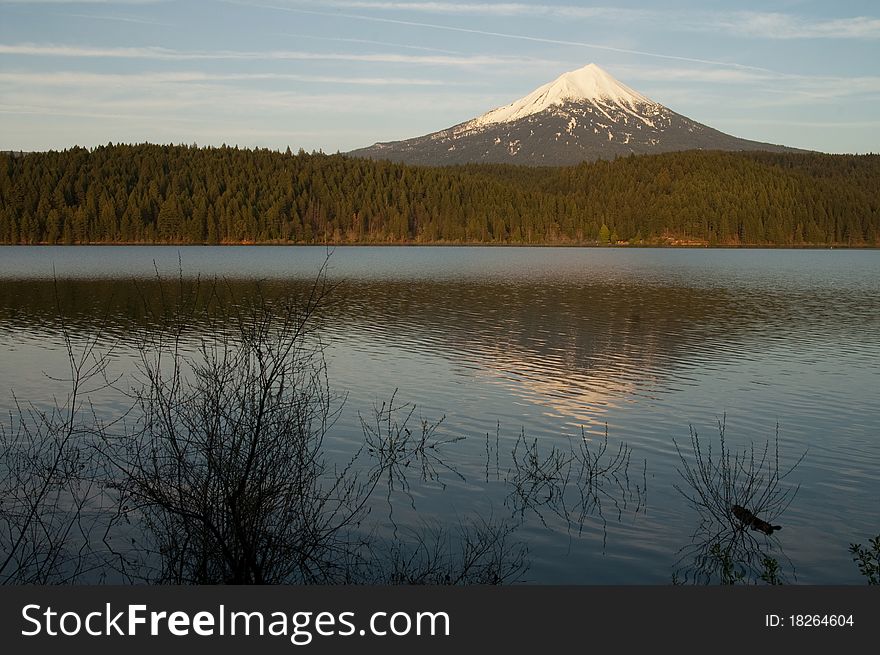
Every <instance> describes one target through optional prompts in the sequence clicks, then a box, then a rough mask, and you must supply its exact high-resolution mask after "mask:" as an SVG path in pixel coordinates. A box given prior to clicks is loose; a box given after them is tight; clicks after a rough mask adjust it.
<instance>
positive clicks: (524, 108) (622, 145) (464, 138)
mask: <svg viewBox="0 0 880 655" xmlns="http://www.w3.org/2000/svg"><path fill="white" fill-rule="evenodd" d="M693 149H706V150H769V151H788V150H794V149H792V148H786V147H785V146H778V145H773V144H769V143H759V142H757V141H748V140H746V139H740V138H738V137H735V136H731V135H729V134H725V133H723V132H719V131H718V130H715V129H712V128H711V127H708V126H706V125H703V124H701V123H698V122H696V121H694V120H691V119H690V118H688V117H686V116H682V115H681V114H677V113H675V112H674V111H672V110H671V109H669V108H668V107H665V106H663V105H661V104H660V103H658V102H655V101H653V100H651V99H650V98H647V97H645V96H644V95H642V94H641V93H639V92H638V91H635V90H633V89H631V88H630V87H628V86H626V85H625V84H623V83H621V82H619V81H617V80H616V79H614V77H612V76H611V75H609V74H608V73H607V72H605V71H604V70H602V69H601V68H600V67H599V66H597V65H596V64H588V65H587V66H584V67H583V68H579V69H577V70H574V71H570V72H568V73H563V74H562V75H560V76H559V77H557V78H556V79H555V80H553V81H552V82H549V83H547V84H544V85H543V86H540V87H538V88H537V89H535V90H534V91H532V92H531V93H529V94H528V95H526V96H524V97H522V98H520V99H519V100H516V101H514V102H512V103H510V104H509V105H505V106H503V107H498V108H496V109H493V110H491V111H489V112H486V113H485V114H482V115H481V116H477V117H476V118H473V119H471V120H468V121H465V122H463V123H460V124H458V125H454V126H452V127H449V128H447V129H445V130H440V131H439V132H433V133H431V134H426V135H424V136H420V137H415V138H412V139H406V140H404V141H392V142H388V143H376V144H374V145H372V146H370V147H368V148H361V149H359V150H354V151H352V152H350V153H349V154H350V155H352V156H356V157H368V158H371V159H389V160H392V161H400V162H405V163H410V164H424V165H445V164H466V163H473V162H491V163H513V164H527V165H533V166H534V165H539V166H543V165H546V166H559V165H570V164H576V163H578V162H581V161H589V160H594V159H612V158H614V157H619V156H622V155H628V154H631V153H637V154H642V153H657V152H669V151H676V150H693Z"/></svg>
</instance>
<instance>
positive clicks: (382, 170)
mask: <svg viewBox="0 0 880 655" xmlns="http://www.w3.org/2000/svg"><path fill="white" fill-rule="evenodd" d="M0 242H3V243H252V242H256V243H261V242H264V243H444V242H445V243H515V244H529V243H532V244H568V243H571V244H578V243H583V244H594V243H602V244H605V243H620V242H628V243H631V244H670V243H672V244H675V243H679V244H682V243H683V244H704V243H705V244H719V245H794V246H797V245H809V244H816V245H819V244H822V245H830V244H833V245H852V246H865V245H867V246H877V245H880V155H825V154H819V153H809V154H800V153H797V154H791V153H784V154H783V153H780V154H772V153H761V152H753V153H730V152H706V151H688V152H677V153H668V154H660V155H641V156H631V157H623V158H618V159H616V160H614V161H597V162H592V163H583V164H580V165H578V166H573V167H566V168H526V167H518V166H507V165H488V164H479V165H477V164H474V165H466V166H456V167H437V168H430V167H416V166H405V165H402V164H392V163H389V162H381V161H380V162H376V161H370V160H366V159H357V158H351V157H346V156H344V155H325V154H321V153H311V154H309V153H305V152H303V151H300V152H299V153H298V154H294V153H291V152H290V150H289V149H288V151H287V152H277V151H274V150H265V149H256V150H250V149H239V148H236V147H226V146H224V147H220V148H199V147H196V146H172V145H168V146H165V145H150V144H141V145H112V144H108V145H107V146H102V147H98V148H95V149H91V150H89V149H85V148H72V149H70V150H65V151H60V152H58V151H50V152H43V153H27V154H23V155H19V154H14V153H3V154H0Z"/></svg>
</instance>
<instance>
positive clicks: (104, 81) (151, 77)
mask: <svg viewBox="0 0 880 655" xmlns="http://www.w3.org/2000/svg"><path fill="white" fill-rule="evenodd" d="M257 81H270V82H274V81H281V82H309V83H317V84H354V85H362V86H448V85H449V82H440V81H438V80H433V79H423V78H411V77H343V76H330V75H297V74H295V73H203V72H200V71H180V72H160V73H131V74H124V75H123V74H116V73H83V72H79V71H54V72H37V73H34V72H16V73H9V72H0V82H6V83H9V84H24V85H32V86H60V87H102V88H107V87H112V88H120V87H128V88H132V87H143V86H154V85H160V84H192V83H197V84H198V83H224V82H257Z"/></svg>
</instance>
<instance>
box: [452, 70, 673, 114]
mask: <svg viewBox="0 0 880 655" xmlns="http://www.w3.org/2000/svg"><path fill="white" fill-rule="evenodd" d="M567 102H572V103H579V102H589V103H593V104H596V105H602V104H608V105H611V106H615V107H617V108H620V109H623V110H624V111H627V112H629V113H630V114H632V115H633V116H635V117H636V118H639V119H640V120H645V117H644V116H642V115H640V114H638V113H637V112H638V111H639V110H640V109H644V108H650V109H653V108H657V107H660V105H659V104H658V103H656V102H654V101H653V100H649V99H648V98H646V97H645V96H643V95H642V94H641V93H638V92H637V91H633V90H632V89H631V88H629V87H628V86H626V85H624V84H621V83H620V82H618V81H617V80H615V79H614V78H613V77H611V76H610V75H609V74H608V73H606V72H605V71H604V70H602V69H601V68H599V67H598V66H597V65H596V64H587V65H586V66H584V67H583V68H579V69H577V70H574V71H570V72H568V73H563V74H562V75H560V76H559V77H557V78H556V79H555V80H553V81H552V82H549V83H547V84H545V85H543V86H540V87H538V88H537V89H535V90H534V91H532V92H531V93H530V94H528V95H527V96H525V97H524V98H520V99H519V100H517V101H515V102H512V103H510V104H509V105H505V106H504V107H498V108H497V109H493V110H492V111H489V112H487V113H485V114H483V115H482V116H478V117H477V118H474V119H473V120H471V121H468V122H467V123H465V125H466V126H467V127H468V128H476V127H483V126H485V125H491V124H493V123H509V122H511V121H515V120H519V119H521V118H525V117H526V116H530V115H531V114H538V113H540V112H542V111H545V110H547V109H550V108H551V107H557V106H560V105H564V104H565V103H567Z"/></svg>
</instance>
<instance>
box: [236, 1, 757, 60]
mask: <svg viewBox="0 0 880 655" xmlns="http://www.w3.org/2000/svg"><path fill="white" fill-rule="evenodd" d="M229 1H232V0H229ZM233 4H247V5H249V6H255V7H262V8H264V9H274V10H279V11H290V12H296V13H301V14H312V15H315V16H331V17H336V18H350V19H354V20H362V21H372V22H379V23H390V24H394V25H406V26H409V27H426V28H430V29H435V30H444V31H448V32H459V33H463V34H477V35H480V36H492V37H498V38H503V39H516V40H520V41H531V42H535V43H549V44H553V45H566V46H577V47H582V48H592V49H595V50H605V51H608V52H619V53H623V54H630V55H641V56H644V57H654V58H657V59H669V60H673V61H687V62H691V63H696V64H711V65H714V66H730V67H734V68H744V69H750V70H763V71H766V70H768V69H766V68H761V67H758V66H749V65H746V64H740V63H736V62H729V61H718V60H714V59H700V58H696V57H683V56H679V55H670V54H664V53H660V52H649V51H646V50H635V49H632V48H619V47H616V46H610V45H605V44H601V43H589V42H586V41H569V40H564V39H550V38H546V37H538V36H529V35H526V34H510V33H507V32H494V31H490V30H479V29H473V28H467V27H456V26H452V25H439V24H436V23H423V22H419V21H410V20H401V19H397V18H383V17H379V16H367V15H364V14H345V13H337V12H328V11H319V10H312V9H298V8H294V7H289V6H281V5H271V4H263V3H258V2H243V3H242V2H233Z"/></svg>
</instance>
